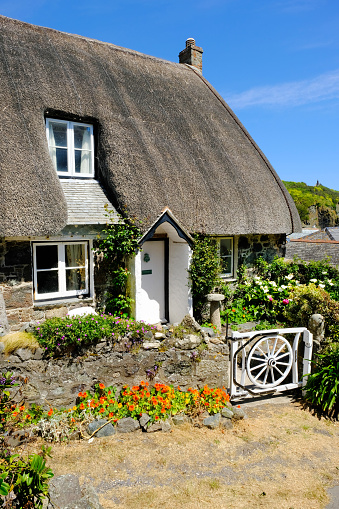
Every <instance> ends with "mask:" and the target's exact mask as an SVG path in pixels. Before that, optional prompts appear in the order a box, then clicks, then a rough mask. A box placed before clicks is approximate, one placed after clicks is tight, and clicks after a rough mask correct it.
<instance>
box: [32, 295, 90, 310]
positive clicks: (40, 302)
mask: <svg viewBox="0 0 339 509" xmlns="http://www.w3.org/2000/svg"><path fill="white" fill-rule="evenodd" d="M80 302H86V304H89V303H93V302H94V298H93V297H83V298H78V297H70V298H59V299H46V300H36V301H34V303H33V307H34V308H43V307H46V306H58V305H59V304H63V305H64V306H67V305H69V304H79V303H80Z"/></svg>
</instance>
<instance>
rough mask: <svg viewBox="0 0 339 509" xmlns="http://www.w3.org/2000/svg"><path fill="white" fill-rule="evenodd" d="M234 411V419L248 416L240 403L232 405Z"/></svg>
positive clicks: (237, 419)
mask: <svg viewBox="0 0 339 509" xmlns="http://www.w3.org/2000/svg"><path fill="white" fill-rule="evenodd" d="M232 412H233V414H234V415H233V419H234V420H236V421H239V420H240V419H245V418H246V414H245V412H244V411H243V409H242V408H241V407H240V405H238V406H234V407H232Z"/></svg>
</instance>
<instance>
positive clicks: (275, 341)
mask: <svg viewBox="0 0 339 509" xmlns="http://www.w3.org/2000/svg"><path fill="white" fill-rule="evenodd" d="M277 343H278V338H277V337H276V338H275V340H274V345H273V348H272V352H271V353H272V355H273V354H274V350H275V347H276V346H277Z"/></svg>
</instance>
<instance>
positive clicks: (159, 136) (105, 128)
mask: <svg viewBox="0 0 339 509" xmlns="http://www.w3.org/2000/svg"><path fill="white" fill-rule="evenodd" d="M0 25H1V31H0V45H1V49H0V79H1V83H2V87H1V90H0V100H1V102H2V104H4V105H5V106H6V107H5V109H4V110H3V112H2V118H1V120H2V130H3V133H2V136H1V138H0V153H1V160H0V188H1V193H2V200H1V203H0V214H1V218H2V221H1V224H0V236H5V235H6V236H24V235H43V234H55V233H57V232H58V231H60V230H61V229H62V228H63V227H64V226H65V224H66V222H67V205H66V202H65V199H64V195H63V192H62V188H61V186H60V182H59V179H58V177H57V175H56V172H55V170H54V168H53V166H52V162H51V160H50V157H49V153H48V147H47V141H46V135H45V129H44V116H45V114H46V110H50V111H59V112H61V111H63V112H65V114H67V115H69V116H71V117H72V118H73V117H74V119H75V120H77V119H78V120H79V119H80V118H83V117H86V118H93V119H94V120H95V129H96V131H97V152H96V164H97V175H96V176H97V178H98V179H99V180H100V181H101V183H102V184H103V185H104V187H105V189H106V190H107V192H108V194H109V196H110V198H111V200H112V203H113V204H114V206H116V207H117V208H118V209H119V210H120V212H124V211H126V212H127V214H128V215H135V216H137V217H138V218H139V219H141V220H142V221H143V226H144V228H145V230H146V229H147V228H148V227H149V226H150V225H151V224H152V223H153V222H154V220H155V219H156V218H157V217H158V215H159V212H160V211H161V210H163V209H164V208H165V207H169V208H170V209H171V210H172V212H173V214H174V215H175V217H177V218H178V220H179V221H180V222H181V224H182V225H183V226H184V228H185V229H186V230H187V231H190V232H193V231H205V232H206V233H209V234H215V235H232V234H246V233H290V232H292V231H296V230H299V228H300V220H299V216H298V213H297V211H296V208H295V206H294V203H293V201H292V199H291V198H290V196H289V194H288V193H287V191H286V189H285V187H284V186H283V184H282V183H281V181H280V179H279V177H278V176H277V174H276V173H275V171H274V170H273V168H272V166H271V165H270V164H269V162H268V161H267V159H266V158H265V156H264V155H263V154H262V152H261V151H260V149H259V148H258V147H257V145H256V144H255V142H254V141H253V140H252V138H251V137H250V135H249V134H248V133H247V131H246V129H245V128H244V127H243V126H242V124H241V123H240V121H239V120H238V119H237V117H236V116H235V115H234V113H233V112H232V110H231V109H230V108H229V107H228V105H227V104H226V103H225V101H224V100H223V99H222V98H221V97H220V96H219V94H218V93H217V92H216V91H215V90H214V88H213V87H212V86H211V85H210V84H209V83H208V82H207V81H206V80H205V79H204V78H203V77H201V76H200V75H199V74H198V73H196V72H192V68H191V67H190V66H187V65H183V64H177V63H173V62H167V61H165V60H162V59H158V58H156V57H151V56H147V55H143V54H142V53H139V52H136V51H133V50H128V49H125V48H121V47H119V46H115V45H112V44H110V43H102V42H100V41H96V40H94V39H89V38H86V37H82V36H78V35H69V34H66V33H63V32H59V31H57V30H53V29H50V28H43V27H37V26H33V25H29V24H27V23H23V22H20V21H15V20H11V19H10V18H5V17H2V16H0Z"/></svg>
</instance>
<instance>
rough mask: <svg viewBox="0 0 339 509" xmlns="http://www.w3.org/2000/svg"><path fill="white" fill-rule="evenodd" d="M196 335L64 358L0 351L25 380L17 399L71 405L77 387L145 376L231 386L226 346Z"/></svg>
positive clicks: (100, 347) (3, 364) (1, 365)
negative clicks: (204, 340)
mask: <svg viewBox="0 0 339 509" xmlns="http://www.w3.org/2000/svg"><path fill="white" fill-rule="evenodd" d="M161 334H162V333H158V335H161ZM156 335H157V333H156V334H155V336H156ZM163 337H164V338H165V337H166V335H165V334H163ZM197 337H198V336H193V335H192V337H191V339H190V337H189V336H188V337H186V339H184V340H177V341H173V340H172V341H171V342H168V341H164V340H163V341H161V339H163V338H159V339H155V338H153V339H150V341H147V342H144V343H143V344H142V345H140V346H138V347H135V350H134V351H132V352H126V351H122V350H123V346H124V345H123V343H122V342H121V343H119V344H118V345H116V346H115V347H112V344H110V343H106V341H102V342H101V343H98V344H97V345H95V347H93V349H92V350H88V351H87V352H86V353H85V354H84V355H81V356H78V357H69V358H67V357H65V358H60V359H51V358H45V357H44V355H45V353H44V350H42V349H40V348H39V349H38V350H36V351H35V352H34V353H33V352H31V350H29V349H18V350H16V351H15V352H14V353H13V354H12V355H10V356H8V357H6V356H5V355H4V353H3V351H0V372H4V371H10V372H13V373H14V375H15V376H16V377H17V376H21V377H23V378H24V379H26V381H27V383H25V384H24V386H23V388H22V389H21V392H20V394H18V395H17V397H16V399H17V401H19V400H20V401H21V400H25V401H26V402H27V403H37V404H39V405H43V406H44V407H45V408H49V407H50V406H53V407H57V408H60V407H69V406H70V405H71V406H72V405H73V404H74V402H75V400H76V398H77V395H78V393H79V392H81V391H84V390H87V389H90V388H91V387H93V386H94V384H96V383H98V382H102V383H104V384H105V385H106V386H109V385H113V386H115V387H117V388H121V387H122V386H123V385H125V384H127V385H129V386H133V385H137V384H139V383H140V381H141V380H147V379H148V380H153V381H154V382H159V383H165V384H169V385H174V386H175V387H177V386H178V385H179V386H180V387H181V388H182V389H183V390H186V389H188V388H189V387H193V388H201V387H203V386H204V385H205V384H207V385H209V386H210V387H222V386H225V387H228V384H229V349H228V346H227V345H226V344H225V343H223V342H222V341H221V340H219V339H217V338H211V339H210V340H209V339H206V341H207V344H206V343H204V342H202V341H201V340H200V341H201V342H200V341H199V340H198V344H197V342H196V341H197V339H196V338H197ZM194 338H195V339H194ZM213 341H214V343H213ZM199 342H200V345H199ZM165 343H166V344H165ZM215 343H217V344H215ZM172 345H174V346H172ZM197 347H198V348H197ZM1 348H3V343H1V342H0V350H1Z"/></svg>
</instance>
